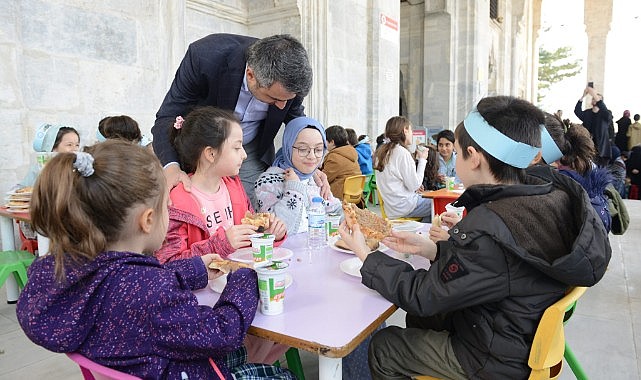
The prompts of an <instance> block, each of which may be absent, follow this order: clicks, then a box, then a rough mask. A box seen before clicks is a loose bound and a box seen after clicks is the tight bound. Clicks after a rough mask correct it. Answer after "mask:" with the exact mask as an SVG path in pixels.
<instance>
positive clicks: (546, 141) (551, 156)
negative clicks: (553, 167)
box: [541, 125, 563, 164]
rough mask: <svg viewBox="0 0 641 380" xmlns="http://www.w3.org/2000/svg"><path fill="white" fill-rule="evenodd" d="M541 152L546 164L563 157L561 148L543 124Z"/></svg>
mask: <svg viewBox="0 0 641 380" xmlns="http://www.w3.org/2000/svg"><path fill="white" fill-rule="evenodd" d="M541 153H542V156H543V159H544V160H545V163H546V164H551V163H553V162H554V161H557V160H558V159H560V158H561V157H563V153H561V149H559V146H558V145H556V143H555V142H554V139H553V138H552V136H551V135H550V132H548V130H547V128H545V125H541Z"/></svg>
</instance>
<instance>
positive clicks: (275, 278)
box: [256, 261, 289, 315]
mask: <svg viewBox="0 0 641 380" xmlns="http://www.w3.org/2000/svg"><path fill="white" fill-rule="evenodd" d="M287 267H289V264H287V263H284V262H282V261H274V262H273V263H272V265H268V266H266V267H262V268H256V273H258V292H259V295H260V312H261V313H263V314H265V315H278V314H281V313H282V312H283V309H284V303H285V283H286V282H287V281H286V275H285V273H286V272H287Z"/></svg>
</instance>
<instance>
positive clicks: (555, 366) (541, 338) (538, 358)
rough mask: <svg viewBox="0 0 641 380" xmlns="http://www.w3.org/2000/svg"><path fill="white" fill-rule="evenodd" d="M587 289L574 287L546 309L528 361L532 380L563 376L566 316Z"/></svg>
mask: <svg viewBox="0 0 641 380" xmlns="http://www.w3.org/2000/svg"><path fill="white" fill-rule="evenodd" d="M586 289H587V288H585V287H579V286H577V287H574V288H572V289H570V291H569V292H568V293H567V294H566V295H565V296H564V297H563V298H561V299H560V300H559V301H557V302H556V303H554V304H552V305H551V306H550V307H548V308H547V309H545V312H544V313H543V317H542V318H541V321H540V322H539V326H538V327H537V329H536V333H535V334H534V341H533V342H532V348H531V349H530V357H529V359H528V365H529V366H530V368H532V372H531V373H530V379H531V380H535V379H536V380H538V379H556V378H558V377H559V375H560V374H561V367H562V366H563V353H564V351H565V333H564V330H563V323H564V319H565V314H566V312H568V311H569V310H571V309H572V307H573V306H574V304H575V303H576V301H577V300H578V299H579V297H581V296H582V295H583V293H585V290H586Z"/></svg>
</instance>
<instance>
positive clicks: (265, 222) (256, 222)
mask: <svg viewBox="0 0 641 380" xmlns="http://www.w3.org/2000/svg"><path fill="white" fill-rule="evenodd" d="M240 223H241V224H249V225H251V226H256V227H263V228H264V229H267V228H269V213H268V212H257V213H254V214H252V213H251V212H249V211H247V212H245V217H244V218H242V219H241V220H240Z"/></svg>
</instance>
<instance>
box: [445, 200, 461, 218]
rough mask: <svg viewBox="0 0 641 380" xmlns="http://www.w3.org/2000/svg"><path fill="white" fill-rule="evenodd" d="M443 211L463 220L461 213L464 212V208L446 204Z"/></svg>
mask: <svg viewBox="0 0 641 380" xmlns="http://www.w3.org/2000/svg"><path fill="white" fill-rule="evenodd" d="M445 211H447V212H453V213H455V214H456V215H458V217H459V218H463V211H465V207H454V206H452V204H451V203H448V204H446V205H445Z"/></svg>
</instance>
